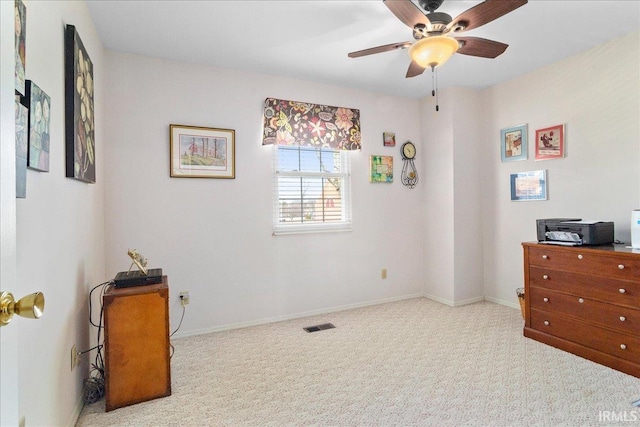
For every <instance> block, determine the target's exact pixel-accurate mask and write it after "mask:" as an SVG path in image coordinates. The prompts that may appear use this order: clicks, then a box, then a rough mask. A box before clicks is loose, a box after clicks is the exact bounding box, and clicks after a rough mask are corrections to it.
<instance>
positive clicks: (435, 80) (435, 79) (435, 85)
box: [431, 65, 440, 111]
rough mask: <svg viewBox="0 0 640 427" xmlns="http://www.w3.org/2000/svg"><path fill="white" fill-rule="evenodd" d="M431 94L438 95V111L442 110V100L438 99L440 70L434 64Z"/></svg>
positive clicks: (432, 67)
mask: <svg viewBox="0 0 640 427" xmlns="http://www.w3.org/2000/svg"><path fill="white" fill-rule="evenodd" d="M431 96H435V97H436V111H440V106H439V105H438V104H439V103H440V102H439V101H438V72H437V71H436V67H435V66H434V65H432V66H431Z"/></svg>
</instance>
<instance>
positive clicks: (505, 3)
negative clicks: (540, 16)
mask: <svg viewBox="0 0 640 427" xmlns="http://www.w3.org/2000/svg"><path fill="white" fill-rule="evenodd" d="M383 2H384V4H385V5H386V6H387V7H388V8H389V10H390V11H391V12H392V13H393V14H394V15H395V16H396V17H397V18H398V19H399V20H400V21H402V22H403V23H404V24H405V25H407V26H408V27H409V28H411V29H412V30H413V38H414V39H416V41H415V42H410V41H406V42H399V43H391V44H387V45H383V46H377V47H372V48H369V49H364V50H359V51H356V52H351V53H349V57H350V58H358V57H360V56H366V55H373V54H375V53H382V52H388V51H392V50H396V49H406V48H409V56H410V57H411V64H409V69H408V70H407V75H406V77H415V76H417V75H420V74H422V73H423V72H424V70H425V69H426V68H427V67H429V68H431V69H432V70H433V69H435V68H436V67H437V66H439V65H442V64H444V63H445V62H446V61H447V60H448V59H449V58H450V57H451V55H453V54H454V53H456V52H457V53H461V54H463V55H470V56H479V57H482V58H496V57H497V56H499V55H501V54H502V53H503V52H504V51H505V50H506V49H507V47H508V46H509V45H507V44H504V43H500V42H497V41H493V40H487V39H483V38H480V37H457V36H456V37H453V35H455V34H459V33H462V32H464V31H468V30H472V29H474V28H478V27H480V26H482V25H484V24H487V23H489V22H491V21H493V20H494V19H497V18H500V17H501V16H503V15H506V14H507V13H509V12H512V11H514V10H515V9H517V8H519V7H520V6H524V5H525V4H527V0H486V1H484V2H483V3H480V4H478V5H476V6H474V7H472V8H470V9H468V10H466V11H465V12H462V13H461V14H460V15H458V16H457V17H456V18H455V19H452V18H451V16H450V15H448V14H446V13H444V12H436V9H438V8H439V7H440V6H441V5H442V3H443V2H444V0H418V3H419V4H420V6H421V7H422V8H423V9H425V10H427V11H429V12H428V13H427V14H426V15H425V14H424V13H423V12H422V11H421V10H420V8H418V6H416V5H415V4H414V3H412V2H411V0H383Z"/></svg>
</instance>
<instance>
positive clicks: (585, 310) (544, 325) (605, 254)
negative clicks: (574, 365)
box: [522, 243, 640, 378]
mask: <svg viewBox="0 0 640 427" xmlns="http://www.w3.org/2000/svg"><path fill="white" fill-rule="evenodd" d="M522 246H523V248H524V284H525V327H524V335H525V336H526V337H529V338H532V339H534V340H536V341H540V342H543V343H545V344H548V345H552V346H554V347H557V348H559V349H562V350H565V351H569V352H571V353H573V354H575V355H578V356H581V357H584V358H586V359H589V360H592V361H594V362H597V363H600V364H602V365H606V366H609V367H611V368H613V369H617V370H619V371H622V372H625V373H627V374H629V375H633V376H635V377H639V378H640V253H639V252H638V251H636V252H633V251H632V250H631V249H627V248H625V247H624V246H621V245H610V246H577V247H566V246H555V245H544V244H538V243H523V244H522Z"/></svg>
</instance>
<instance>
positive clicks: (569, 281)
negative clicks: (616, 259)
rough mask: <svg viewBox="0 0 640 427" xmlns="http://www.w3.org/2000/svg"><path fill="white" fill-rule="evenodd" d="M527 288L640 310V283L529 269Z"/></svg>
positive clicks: (543, 269)
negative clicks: (553, 291) (567, 294)
mask: <svg viewBox="0 0 640 427" xmlns="http://www.w3.org/2000/svg"><path fill="white" fill-rule="evenodd" d="M529 286H532V287H539V288H546V289H551V290H557V291H560V292H566V293H569V294H574V295H588V296H589V298H592V299H597V300H602V301H605V302H610V303H612V304H621V305H625V306H627V307H632V308H638V309H640V283H639V282H630V281H626V280H617V279H612V278H610V277H597V276H593V275H587V274H576V273H571V272H567V271H560V270H552V269H550V268H545V267H530V268H529Z"/></svg>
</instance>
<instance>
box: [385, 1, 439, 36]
mask: <svg viewBox="0 0 640 427" xmlns="http://www.w3.org/2000/svg"><path fill="white" fill-rule="evenodd" d="M383 2H384V4H385V5H386V6H387V7H388V8H389V10H390V11H391V12H392V13H393V14H394V15H396V17H397V18H398V19H399V20H401V21H402V22H404V24H405V25H406V26H407V27H409V28H411V29H413V27H415V25H416V24H422V25H424V26H425V27H427V28H430V27H431V22H429V18H427V17H426V15H425V14H424V13H422V11H421V10H420V9H419V8H418V6H416V5H415V4H413V3H411V0H383Z"/></svg>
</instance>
